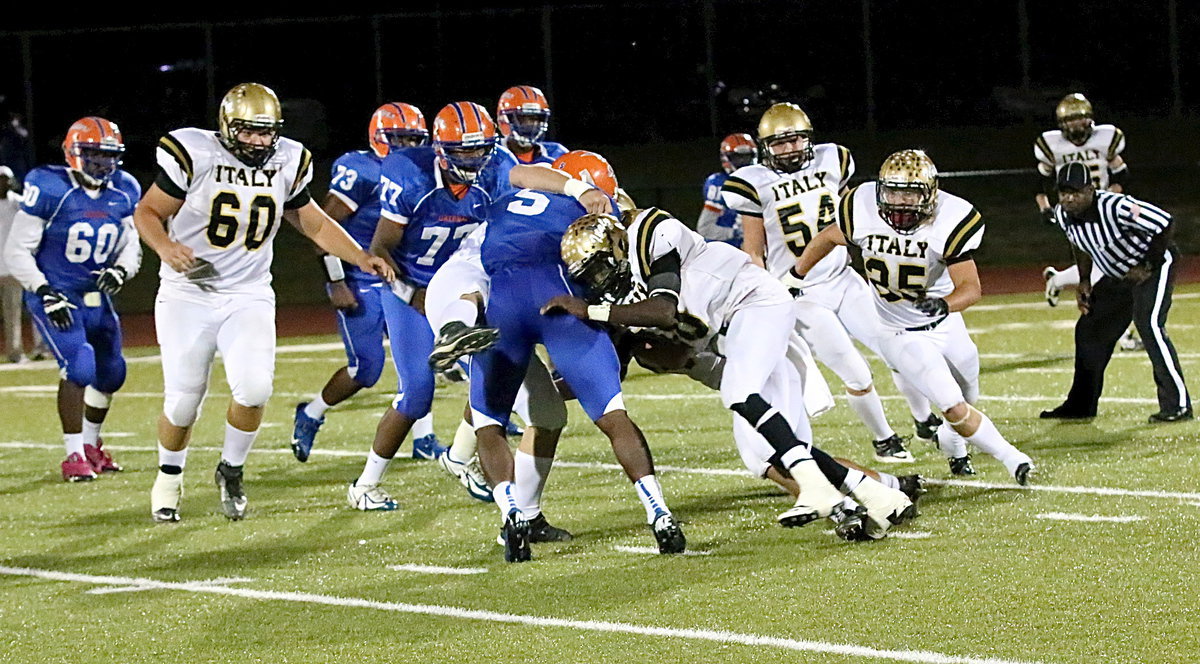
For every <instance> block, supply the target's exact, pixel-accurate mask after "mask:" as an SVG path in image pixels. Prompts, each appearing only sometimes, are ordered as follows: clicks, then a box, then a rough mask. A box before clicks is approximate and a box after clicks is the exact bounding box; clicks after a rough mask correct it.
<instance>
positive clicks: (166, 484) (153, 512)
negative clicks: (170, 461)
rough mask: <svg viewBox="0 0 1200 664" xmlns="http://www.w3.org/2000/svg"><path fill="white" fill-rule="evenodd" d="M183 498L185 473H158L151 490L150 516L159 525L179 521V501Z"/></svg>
mask: <svg viewBox="0 0 1200 664" xmlns="http://www.w3.org/2000/svg"><path fill="white" fill-rule="evenodd" d="M182 497H183V473H177V474H175V475H168V474H167V473H164V472H162V471H161V470H160V471H159V472H158V476H157V477H155V478H154V488H152V489H150V516H151V517H152V518H153V519H154V520H155V521H156V522H158V523H175V522H176V521H179V501H180V499H181V498H182Z"/></svg>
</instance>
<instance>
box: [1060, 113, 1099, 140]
mask: <svg viewBox="0 0 1200 664" xmlns="http://www.w3.org/2000/svg"><path fill="white" fill-rule="evenodd" d="M1058 126H1059V128H1060V129H1061V130H1062V134H1063V138H1065V139H1067V140H1068V141H1071V142H1072V143H1075V144H1076V145H1082V144H1083V143H1085V142H1087V139H1088V138H1090V137H1091V135H1092V127H1093V126H1094V123H1093V122H1092V118H1091V117H1090V116H1086V115H1077V116H1075V117H1071V118H1065V119H1063V120H1062V121H1061V122H1059V123H1058Z"/></svg>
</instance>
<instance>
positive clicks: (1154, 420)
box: [1148, 406, 1195, 424]
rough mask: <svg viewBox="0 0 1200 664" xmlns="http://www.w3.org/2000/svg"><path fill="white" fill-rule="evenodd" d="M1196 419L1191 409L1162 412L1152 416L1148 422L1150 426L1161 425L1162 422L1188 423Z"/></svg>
mask: <svg viewBox="0 0 1200 664" xmlns="http://www.w3.org/2000/svg"><path fill="white" fill-rule="evenodd" d="M1193 417H1195V415H1194V414H1193V413H1192V409H1191V407H1190V406H1189V407H1187V408H1176V409H1175V410H1160V411H1158V412H1157V413H1154V414H1153V415H1151V416H1150V419H1149V420H1148V422H1149V423H1150V424H1159V423H1162V422H1186V421H1188V420H1190V419H1192V418H1193Z"/></svg>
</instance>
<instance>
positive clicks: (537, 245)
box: [480, 189, 620, 274]
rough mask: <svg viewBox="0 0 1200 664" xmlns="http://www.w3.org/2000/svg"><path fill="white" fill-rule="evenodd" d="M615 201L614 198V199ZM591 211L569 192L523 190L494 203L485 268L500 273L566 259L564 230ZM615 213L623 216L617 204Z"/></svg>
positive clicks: (483, 251)
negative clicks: (563, 253)
mask: <svg viewBox="0 0 1200 664" xmlns="http://www.w3.org/2000/svg"><path fill="white" fill-rule="evenodd" d="M610 202H611V201H610ZM586 212H587V210H585V209H584V208H583V206H582V205H580V204H579V201H576V200H575V199H574V198H572V197H570V196H567V195H565V194H549V193H544V192H540V191H533V190H530V189H522V190H520V191H516V192H513V193H511V194H509V195H507V196H504V197H503V198H501V199H500V200H498V201H496V202H495V203H493V204H492V207H491V210H490V212H489V214H488V216H489V221H488V226H487V235H486V236H485V237H484V239H483V248H482V249H481V250H480V252H481V258H482V260H483V269H484V270H486V271H487V273H488V274H496V273H498V272H503V271H505V270H510V269H512V268H516V267H530V266H535V265H556V264H558V263H560V262H561V261H562V250H561V249H560V248H559V246H560V245H561V244H562V236H563V233H564V232H565V231H566V230H567V227H568V226H570V225H571V222H573V221H575V220H576V219H578V218H579V217H581V216H583V215H584V214H585V213H586ZM612 213H613V215H614V216H620V213H619V212H618V211H617V205H616V203H612Z"/></svg>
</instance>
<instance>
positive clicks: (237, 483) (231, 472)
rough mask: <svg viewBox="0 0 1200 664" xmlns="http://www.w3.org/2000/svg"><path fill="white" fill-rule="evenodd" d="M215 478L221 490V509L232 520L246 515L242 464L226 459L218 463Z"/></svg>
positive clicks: (237, 519) (238, 519)
mask: <svg viewBox="0 0 1200 664" xmlns="http://www.w3.org/2000/svg"><path fill="white" fill-rule="evenodd" d="M213 480H214V481H215V482H216V483H217V488H218V489H220V490H221V511H222V512H224V513H225V516H226V517H228V518H229V519H230V520H231V521H240V520H242V519H243V518H245V516H246V492H245V491H244V490H243V489H242V466H231V465H230V464H229V462H227V461H225V460H224V459H222V460H221V462H220V463H218V464H217V472H215V473H213Z"/></svg>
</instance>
